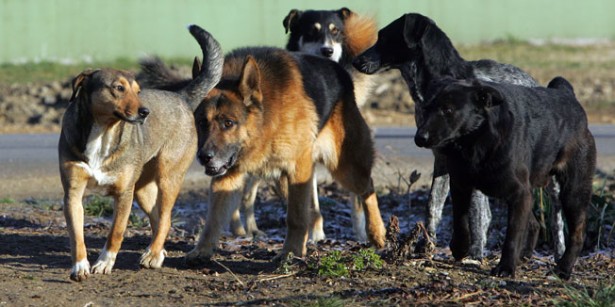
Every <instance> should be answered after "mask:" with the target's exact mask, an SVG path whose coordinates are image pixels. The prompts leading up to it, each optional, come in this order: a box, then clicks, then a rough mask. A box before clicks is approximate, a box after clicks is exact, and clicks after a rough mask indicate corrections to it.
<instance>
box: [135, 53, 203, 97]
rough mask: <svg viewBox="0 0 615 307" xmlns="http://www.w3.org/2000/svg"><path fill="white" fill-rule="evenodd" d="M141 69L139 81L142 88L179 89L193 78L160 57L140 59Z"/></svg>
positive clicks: (138, 75) (138, 76)
mask: <svg viewBox="0 0 615 307" xmlns="http://www.w3.org/2000/svg"><path fill="white" fill-rule="evenodd" d="M139 65H140V66H141V71H140V72H139V73H138V74H137V82H139V85H140V86H141V87H142V88H153V89H159V90H167V91H174V92H176V91H179V90H181V89H182V88H184V87H185V86H186V85H188V83H190V81H191V79H190V78H188V76H183V75H182V74H181V73H180V72H178V71H176V70H173V69H171V68H170V67H168V66H167V65H166V64H164V62H162V60H161V59H160V58H158V57H150V58H144V59H141V60H140V61H139Z"/></svg>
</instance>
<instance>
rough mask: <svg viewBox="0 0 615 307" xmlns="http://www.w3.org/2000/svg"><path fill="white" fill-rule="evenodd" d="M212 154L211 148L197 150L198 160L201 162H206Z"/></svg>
mask: <svg viewBox="0 0 615 307" xmlns="http://www.w3.org/2000/svg"><path fill="white" fill-rule="evenodd" d="M214 155H215V154H214V151H213V150H211V149H208V150H201V151H199V160H200V161H201V164H207V163H208V162H209V161H211V159H213V158H214Z"/></svg>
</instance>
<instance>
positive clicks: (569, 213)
mask: <svg viewBox="0 0 615 307" xmlns="http://www.w3.org/2000/svg"><path fill="white" fill-rule="evenodd" d="M587 134H589V132H587ZM585 142H586V143H585V144H582V145H584V146H579V149H578V150H577V152H576V153H575V154H574V155H571V157H570V159H569V162H568V165H566V168H565V169H564V170H562V171H561V172H560V173H559V174H557V179H558V182H559V183H560V187H561V191H560V200H561V202H562V209H563V211H564V216H565V217H566V222H567V223H568V238H566V251H565V252H564V255H563V256H562V258H561V259H559V260H558V261H557V268H556V272H557V274H558V275H559V276H560V277H561V278H563V279H569V278H570V275H571V274H572V268H573V266H574V264H575V263H576V261H577V258H578V257H579V254H580V253H581V250H582V249H583V243H584V241H585V228H586V226H587V207H588V206H589V203H590V202H591V195H592V178H593V175H594V171H595V167H596V148H595V145H594V140H593V137H592V136H591V135H589V136H585Z"/></svg>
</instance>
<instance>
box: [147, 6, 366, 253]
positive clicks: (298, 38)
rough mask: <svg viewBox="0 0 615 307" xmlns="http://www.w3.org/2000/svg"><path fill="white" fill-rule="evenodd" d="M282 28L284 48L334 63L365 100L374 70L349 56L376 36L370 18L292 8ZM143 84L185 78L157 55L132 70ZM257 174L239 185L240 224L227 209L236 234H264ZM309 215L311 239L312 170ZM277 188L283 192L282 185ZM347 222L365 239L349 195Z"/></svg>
mask: <svg viewBox="0 0 615 307" xmlns="http://www.w3.org/2000/svg"><path fill="white" fill-rule="evenodd" d="M283 25H284V29H285V31H286V33H289V32H290V35H289V39H288V43H287V45H286V49H287V50H290V51H300V52H305V53H308V54H312V55H316V56H321V57H324V58H326V59H330V60H332V61H335V62H338V63H340V64H341V65H342V66H343V67H344V68H345V69H346V70H347V71H348V73H350V75H351V77H352V80H353V83H354V93H355V101H356V102H357V104H358V105H359V107H361V106H363V105H364V104H365V101H366V100H367V98H368V96H369V94H370V91H371V89H372V79H373V78H374V76H372V75H367V74H363V73H360V72H359V71H358V70H356V69H355V68H354V67H353V66H352V60H353V59H354V58H355V57H356V56H357V55H358V54H360V53H361V52H363V51H365V50H366V49H367V48H369V47H370V46H371V45H373V44H374V43H375V42H376V39H377V27H376V22H375V21H374V20H373V19H372V18H368V17H365V16H360V15H359V14H356V13H355V12H352V11H351V10H349V9H348V8H341V9H339V10H307V11H300V10H296V9H293V10H291V11H290V12H289V13H288V15H287V16H286V17H285V18H284V20H283ZM199 65H200V62H198V59H197V60H195V62H194V65H193V67H192V74H193V75H196V74H198V73H199V71H200V66H199ZM137 78H138V80H139V82H140V84H142V86H144V87H151V88H159V89H168V90H180V89H181V88H182V87H183V86H185V84H186V83H187V82H188V80H187V79H185V78H184V77H183V76H180V75H178V74H177V73H176V72H175V71H173V70H171V69H169V67H167V66H166V65H164V63H163V62H162V61H160V60H159V59H157V58H151V59H145V60H143V61H142V62H141V73H140V74H139V75H138V76H137ZM260 182H261V180H259V179H258V178H255V177H251V178H248V179H247V180H246V184H245V187H244V189H245V190H244V195H243V197H242V202H241V208H242V209H243V211H244V213H245V221H246V225H245V226H246V227H244V225H243V223H242V221H241V215H240V212H239V209H237V210H236V211H235V212H233V214H232V217H231V223H230V229H231V232H232V233H233V234H234V235H237V236H246V235H247V236H256V237H258V236H265V234H264V233H263V232H262V231H261V230H259V228H258V226H257V224H256V219H255V216H254V201H255V199H256V194H257V191H258V187H259V185H260ZM312 186H313V189H314V191H313V193H312V195H313V199H312V207H311V210H312V213H311V215H312V221H311V227H310V239H311V240H312V241H313V242H317V241H320V240H324V239H325V233H324V230H323V219H322V215H321V214H320V205H319V203H318V186H317V180H316V176H315V177H314V178H313V182H312ZM278 189H279V190H280V191H281V192H282V194H285V192H286V191H284V188H283V187H281V186H280V187H278ZM351 213H352V222H353V223H352V224H353V230H354V233H355V236H356V238H357V240H359V241H366V240H367V235H366V233H365V216H364V212H363V209H362V206H361V205H360V203H359V202H357V201H356V200H355V199H353V201H352V211H351Z"/></svg>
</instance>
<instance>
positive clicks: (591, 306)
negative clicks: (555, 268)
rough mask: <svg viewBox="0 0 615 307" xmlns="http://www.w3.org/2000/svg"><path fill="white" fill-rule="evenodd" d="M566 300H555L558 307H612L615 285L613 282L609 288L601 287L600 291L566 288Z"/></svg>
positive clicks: (584, 288)
mask: <svg viewBox="0 0 615 307" xmlns="http://www.w3.org/2000/svg"><path fill="white" fill-rule="evenodd" d="M564 293H565V294H566V296H567V297H566V298H558V299H555V300H553V303H554V304H555V305H556V306H567V307H577V306H578V307H581V306H583V307H611V306H613V304H614V302H615V284H613V282H612V281H610V282H609V284H608V285H607V286H603V285H601V286H599V287H598V289H595V290H594V289H588V288H586V287H583V288H582V289H577V288H573V287H571V286H567V285H565V286H564Z"/></svg>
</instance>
